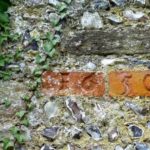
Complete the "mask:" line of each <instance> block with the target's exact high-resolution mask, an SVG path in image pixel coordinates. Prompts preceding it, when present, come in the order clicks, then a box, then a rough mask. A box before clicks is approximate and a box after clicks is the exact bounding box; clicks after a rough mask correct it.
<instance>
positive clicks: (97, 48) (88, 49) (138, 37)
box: [62, 27, 150, 55]
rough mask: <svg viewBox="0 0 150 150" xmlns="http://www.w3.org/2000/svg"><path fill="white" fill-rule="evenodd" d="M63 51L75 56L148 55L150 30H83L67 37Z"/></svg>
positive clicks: (129, 28)
mask: <svg viewBox="0 0 150 150" xmlns="http://www.w3.org/2000/svg"><path fill="white" fill-rule="evenodd" d="M62 47H63V51H67V52H68V53H71V54H75V55H110V54H117V55H122V54H127V55H132V54H147V53H149V52H150V30H149V28H137V27H136V28H133V27H132V28H131V27H127V28H114V29H111V30H110V29H108V30H82V31H76V32H75V33H74V35H71V36H68V35H65V36H64V38H63V41H62Z"/></svg>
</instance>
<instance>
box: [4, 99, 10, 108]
mask: <svg viewBox="0 0 150 150" xmlns="http://www.w3.org/2000/svg"><path fill="white" fill-rule="evenodd" d="M4 106H5V108H8V107H10V106H11V101H10V100H8V99H5V100H4Z"/></svg>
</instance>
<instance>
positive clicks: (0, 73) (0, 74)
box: [0, 70, 12, 80]
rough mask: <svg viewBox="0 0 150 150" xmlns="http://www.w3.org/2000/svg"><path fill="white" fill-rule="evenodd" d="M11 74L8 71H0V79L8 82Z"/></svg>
mask: <svg viewBox="0 0 150 150" xmlns="http://www.w3.org/2000/svg"><path fill="white" fill-rule="evenodd" d="M11 75H12V72H11V71H10V70H7V71H0V78H2V79H3V80H9V79H10V78H11Z"/></svg>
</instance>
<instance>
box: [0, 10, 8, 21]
mask: <svg viewBox="0 0 150 150" xmlns="http://www.w3.org/2000/svg"><path fill="white" fill-rule="evenodd" d="M0 22H1V23H8V22H9V17H8V14H6V13H2V12H0Z"/></svg>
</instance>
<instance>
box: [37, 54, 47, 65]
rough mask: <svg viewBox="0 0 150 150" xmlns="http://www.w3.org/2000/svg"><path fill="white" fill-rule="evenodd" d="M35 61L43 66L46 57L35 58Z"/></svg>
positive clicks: (38, 56)
mask: <svg viewBox="0 0 150 150" xmlns="http://www.w3.org/2000/svg"><path fill="white" fill-rule="evenodd" d="M35 61H36V63H37V64H41V63H43V62H44V61H45V56H41V55H39V54H38V55H37V56H36V58H35Z"/></svg>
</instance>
